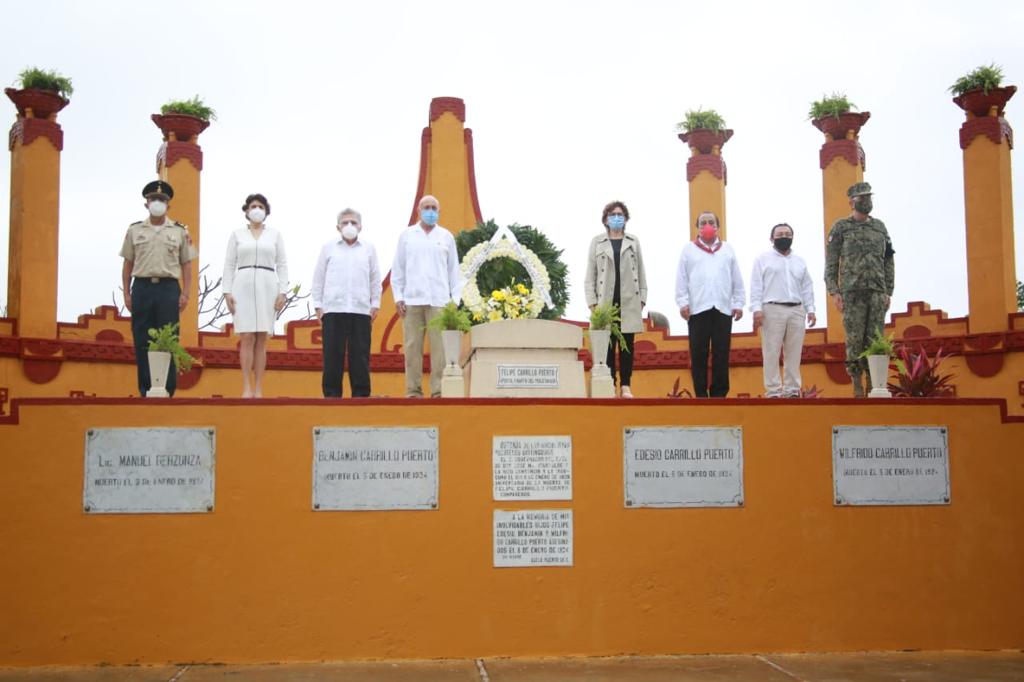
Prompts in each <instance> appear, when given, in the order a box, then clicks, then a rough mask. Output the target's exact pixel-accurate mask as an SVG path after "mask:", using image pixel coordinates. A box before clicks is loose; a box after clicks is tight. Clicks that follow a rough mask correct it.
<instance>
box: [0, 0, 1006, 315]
mask: <svg viewBox="0 0 1024 682" xmlns="http://www.w3.org/2000/svg"><path fill="white" fill-rule="evenodd" d="M4 24H5V26H6V27H7V31H5V36H4V41H3V44H2V45H0V80H3V81H5V82H6V84H10V85H13V84H14V81H15V79H16V76H17V74H18V72H20V71H21V70H22V69H23V68H24V67H26V66H30V65H37V66H40V67H43V68H56V69H58V70H59V71H61V72H62V73H64V74H66V75H68V76H70V77H71V78H72V79H73V82H74V87H75V93H74V96H73V98H72V103H71V104H70V106H69V107H68V108H67V109H66V110H65V111H64V112H62V113H61V115H60V122H61V124H62V125H63V127H64V133H65V148H64V153H63V156H62V172H61V199H62V203H61V249H60V294H59V317H60V319H61V320H62V321H72V320H74V319H75V318H76V317H77V316H78V315H80V314H82V313H85V312H89V311H90V310H91V309H92V308H94V307H96V306H98V305H101V304H104V303H108V302H109V301H110V296H111V291H112V290H114V289H115V288H116V287H117V286H118V284H119V273H120V267H121V262H120V259H119V258H118V256H117V253H118V250H119V248H120V245H121V240H122V238H123V236H124V232H125V228H126V227H127V225H128V224H129V223H131V222H133V221H135V220H141V219H142V218H143V217H144V216H145V211H144V209H143V207H142V199H141V197H140V196H139V191H140V189H141V187H142V185H143V184H144V183H145V182H146V181H148V180H150V179H152V178H153V177H154V156H155V154H156V151H157V148H158V147H159V145H160V134H159V131H158V130H157V128H156V127H155V126H154V125H153V123H152V122H151V121H150V120H149V116H150V114H152V113H155V112H157V111H158V110H159V107H160V105H161V104H162V103H164V102H165V101H167V100H168V99H178V98H184V97H190V96H192V95H194V94H197V93H198V94H200V95H201V96H202V97H203V98H204V99H205V100H206V101H207V103H208V104H210V105H211V106H213V107H214V108H215V109H216V110H217V113H218V115H219V119H218V121H217V122H215V123H214V124H213V125H212V126H211V127H210V128H209V129H208V130H207V131H206V132H205V133H203V135H202V136H201V138H200V142H201V144H202V147H203V151H204V154H205V169H204V171H203V176H202V178H203V180H202V182H203V185H202V199H203V203H202V217H201V221H202V241H203V252H202V253H201V255H200V260H201V263H202V264H209V265H211V266H212V269H214V270H216V271H219V270H220V269H221V267H222V264H223V251H224V246H225V244H226V241H227V235H228V234H229V232H230V230H232V229H234V228H235V227H238V226H240V225H241V222H240V220H241V217H242V216H241V211H240V210H239V207H240V205H241V202H242V200H243V199H244V197H245V196H246V195H247V194H249V193H250V192H255V191H259V192H263V193H264V194H266V195H267V196H268V198H269V199H270V202H271V204H272V210H273V215H272V216H271V218H270V224H272V225H274V226H276V227H278V228H279V229H281V230H282V231H283V232H284V233H285V237H286V240H287V246H288V251H289V265H290V271H291V274H292V280H293V281H295V282H301V283H302V284H304V285H305V286H306V287H307V288H308V285H309V283H310V281H311V279H312V270H313V265H314V263H315V259H316V255H317V252H318V250H319V246H320V244H322V243H323V242H324V241H325V240H327V239H328V238H330V237H331V236H332V234H334V232H333V230H334V216H335V214H336V213H337V211H338V210H339V209H340V208H342V207H344V206H353V207H355V208H357V209H359V210H361V211H362V213H363V216H364V235H365V236H366V238H368V239H371V240H373V241H374V243H375V244H376V245H377V247H378V250H379V253H380V256H381V261H382V266H383V267H384V269H385V270H386V269H388V267H389V264H390V262H391V257H392V254H393V251H394V247H395V243H396V240H397V235H398V233H399V231H400V230H401V229H402V228H403V226H405V225H406V222H407V220H408V217H409V212H410V209H411V206H412V201H413V198H414V196H413V195H414V193H415V190H416V179H417V172H418V164H419V140H420V131H421V130H422V128H423V126H424V125H426V124H427V112H428V106H429V102H430V100H431V98H432V97H436V96H455V97H461V98H463V99H464V100H465V101H466V109H467V122H466V125H467V126H468V127H471V128H472V129H473V131H474V143H475V151H476V171H477V182H478V189H479V196H480V204H481V208H482V210H483V213H484V217H485V218H494V219H495V220H497V221H498V222H499V223H500V224H510V223H514V222H518V223H521V224H532V225H534V226H536V227H538V228H540V229H541V230H543V231H544V232H545V233H546V234H548V236H549V237H551V239H552V240H553V241H555V243H556V244H558V245H559V246H560V247H562V248H563V249H564V250H565V256H564V257H565V259H566V262H567V263H568V264H569V269H570V281H571V285H572V288H571V294H572V298H571V301H570V305H569V310H568V316H569V317H571V318H574V319H582V318H583V317H584V316H585V304H584V301H583V297H582V295H581V294H580V292H579V290H580V285H581V282H582V279H583V270H584V265H585V261H586V247H587V244H588V243H589V240H590V238H591V237H592V236H593V235H594V234H596V233H597V232H598V231H600V230H601V229H602V227H601V225H600V211H601V207H602V206H603V205H604V204H605V203H606V202H607V201H609V200H611V199H621V200H623V201H625V202H626V203H627V204H628V205H629V208H630V212H631V214H632V220H631V221H630V223H629V229H630V230H632V231H633V232H635V233H636V234H637V235H639V237H640V239H641V242H642V244H643V246H644V249H645V256H646V259H647V268H648V278H649V289H650V292H651V293H650V296H649V298H650V300H649V307H650V308H651V309H654V310H659V311H662V312H664V313H667V314H669V317H670V319H671V320H672V326H673V331H675V332H677V333H685V324H684V323H683V322H682V320H680V319H679V317H678V312H674V311H675V304H674V301H673V280H674V273H675V266H676V260H677V258H678V254H679V250H680V249H681V247H682V245H683V243H684V241H685V239H686V238H687V234H688V233H687V225H686V222H687V201H688V194H687V186H686V158H687V156H688V153H689V152H688V150H687V149H686V147H685V146H684V145H683V144H682V143H681V142H680V141H679V140H678V139H677V138H676V133H675V130H674V124H675V123H676V122H677V121H679V120H680V119H681V118H682V116H683V114H684V112H685V111H686V110H688V109H693V108H697V107H699V106H703V107H704V108H714V109H717V110H718V111H719V112H720V113H721V114H722V115H723V116H724V117H725V119H726V121H727V123H728V125H729V127H731V128H733V129H735V131H736V133H735V136H734V137H733V139H732V140H731V141H730V142H729V144H728V145H727V146H726V147H725V149H724V153H725V158H726V162H727V164H728V167H729V185H728V189H727V201H728V226H729V237H730V241H731V242H732V243H733V245H734V247H735V248H736V250H737V253H738V255H739V258H740V261H741V268H742V270H743V272H744V275H745V277H749V272H750V268H751V265H752V263H753V260H754V258H755V256H756V255H757V254H758V253H759V252H760V251H762V250H763V249H765V248H767V246H768V243H767V241H766V235H767V232H768V229H769V227H770V226H771V225H773V224H775V223H776V222H780V221H788V222H789V223H790V224H792V225H793V226H794V227H795V229H796V241H795V244H794V248H796V249H798V250H799V252H800V253H802V254H803V255H804V256H805V257H806V258H807V260H808V262H809V264H810V266H811V268H812V271H813V272H815V273H816V279H817V284H816V290H815V294H816V296H817V298H818V301H819V303H820V302H821V299H822V297H823V295H824V285H823V283H822V281H821V276H820V274H821V271H822V265H823V261H824V257H823V250H824V246H823V243H824V228H823V225H822V198H821V173H820V170H819V168H818V149H819V147H820V146H821V143H822V141H823V138H822V135H821V134H820V133H819V132H818V131H817V130H815V129H814V128H812V127H811V125H810V124H809V123H808V122H807V121H806V112H807V109H808V107H809V103H810V102H811V100H813V99H816V98H818V97H820V96H821V95H822V93H825V92H832V91H836V90H839V91H844V92H846V93H847V95H848V96H849V97H850V99H851V100H852V101H853V102H855V103H856V104H857V105H859V107H860V109H861V110H863V111H870V112H871V120H870V121H869V122H868V124H867V126H866V127H865V128H864V130H863V131H862V134H861V141H862V144H863V146H864V148H865V150H866V152H867V173H866V179H867V180H868V181H869V182H871V183H872V185H873V187H874V189H875V192H876V194H875V215H876V216H877V217H879V218H881V219H882V220H884V221H885V222H886V224H887V225H888V227H889V231H890V233H891V234H892V238H893V242H894V245H895V249H896V261H897V271H896V272H897V275H896V292H895V295H894V297H893V298H894V301H893V303H894V308H895V309H897V310H904V309H905V307H906V302H907V301H912V300H922V299H923V300H926V301H928V302H929V303H931V304H932V306H933V307H938V308H942V309H944V310H946V311H947V312H949V313H950V314H951V315H962V314H965V313H966V312H967V291H966V283H965V282H966V262H965V254H964V245H965V238H964V214H963V171H962V156H961V150H960V148H959V145H958V129H959V126H960V124H961V122H962V121H963V113H962V112H961V111H960V109H959V108H958V107H956V106H955V105H954V104H953V103H952V102H951V101H950V95H949V93H948V92H947V90H946V88H947V87H948V86H949V85H950V84H951V83H952V82H953V81H954V80H955V79H956V78H957V77H958V76H960V75H962V74H963V73H965V72H967V71H969V70H970V69H972V68H974V67H975V66H978V65H979V64H982V63H988V62H991V61H995V62H996V63H998V64H1000V65H1002V66H1003V68H1004V70H1005V72H1006V76H1007V79H1006V83H1007V84H1017V85H1024V48H1022V47H1021V46H1022V44H1024V43H1022V40H1021V36H1020V29H1021V27H1022V26H1024V3H1019V2H1013V1H1011V0H1004V1H1001V2H1000V1H994V2H990V3H989V4H987V5H986V6H985V11H983V12H980V11H977V10H976V8H974V7H973V6H972V5H970V4H969V3H963V2H924V1H918V2H896V1H893V0H888V1H884V2H874V1H871V0H865V1H862V2H859V3H856V4H853V5H850V4H846V5H829V4H827V3H825V4H823V3H821V2H775V3H765V2H714V3H699V4H698V3H686V2H642V1H635V2H630V3H623V2H590V3H570V2H556V1H553V0H547V1H546V2H516V3H480V2H429V3H428V2H363V3H350V2H338V3H331V4H326V3H318V2H306V1H303V0H292V1H291V2H259V1H250V2H247V3H244V4H239V3H233V2H232V3H229V2H219V1H212V0H206V1H202V2H197V1H191V0H184V1H178V2H175V3H172V5H167V4H163V5H161V4H158V3H157V4H154V3H139V2H115V1H108V2H101V1H94V2H88V3H84V2H72V1H66V2H58V1H54V0H36V1H35V2H33V3H31V4H29V3H7V4H5V6H4ZM5 101H7V100H6V98H5ZM7 112H8V118H9V121H10V122H13V121H14V116H15V112H14V106H13V105H12V104H10V103H8V105H7ZM1007 118H1008V120H1009V122H1010V124H1011V125H1012V126H1013V127H1014V128H1016V129H1018V130H1019V131H1024V95H1020V96H1018V97H1017V98H1016V99H1015V100H1012V101H1011V102H1010V104H1009V106H1008V111H1007ZM1017 166H1018V171H1017V172H1016V173H1015V180H1016V182H1015V187H1014V203H1015V204H1016V206H1017V207H1018V208H1019V207H1020V206H1022V205H1024V178H1022V177H1021V173H1020V172H1019V167H1020V162H1019V161H1018V163H1017ZM9 175H10V164H9V163H2V164H0V192H3V193H4V196H3V197H2V198H0V224H3V225H6V224H7V223H8V206H9V191H10V190H9V188H10V180H9ZM441 222H442V224H443V223H444V207H442V213H441ZM1019 222H1020V221H1018V226H1017V229H1016V233H1017V235H1016V252H1017V253H1016V257H1017V262H1018V263H1024V258H1022V255H1024V237H1022V234H1021V233H1022V229H1021V227H1020V224H1019ZM3 233H4V235H5V236H3V237H0V287H2V288H0V292H2V293H3V294H4V295H3V296H0V300H6V295H5V294H6V282H7V257H6V255H7V237H6V230H3ZM1020 276H1021V274H1020V266H1018V277H1020ZM747 284H748V288H749V282H747ZM749 324H750V321H749V314H748V315H747V317H745V318H744V320H743V321H742V322H741V323H740V324H739V325H738V326H737V328H738V329H748V328H749Z"/></svg>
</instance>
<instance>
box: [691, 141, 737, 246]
mask: <svg viewBox="0 0 1024 682" xmlns="http://www.w3.org/2000/svg"><path fill="white" fill-rule="evenodd" d="M732 132H733V131H732V130H722V131H718V132H716V131H714V130H708V129H707V128H697V129H695V130H691V131H690V132H688V133H681V134H680V135H679V139H680V140H682V141H683V142H684V143H686V145H687V146H689V147H690V158H689V160H687V162H686V182H687V183H688V184H689V187H690V239H696V238H697V227H696V225H697V216H699V215H700V214H701V213H704V212H705V211H711V212H712V213H714V214H715V215H717V216H718V224H719V227H718V235H719V237H720V238H721V239H723V240H724V239H725V238H726V220H725V185H726V184H727V183H728V176H727V174H726V169H725V160H724V159H723V158H722V147H723V146H724V145H725V143H726V142H728V141H729V139H730V138H731V137H732Z"/></svg>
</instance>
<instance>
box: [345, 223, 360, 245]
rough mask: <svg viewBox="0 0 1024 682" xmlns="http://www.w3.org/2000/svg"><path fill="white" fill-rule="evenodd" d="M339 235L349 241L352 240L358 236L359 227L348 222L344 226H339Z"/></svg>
mask: <svg viewBox="0 0 1024 682" xmlns="http://www.w3.org/2000/svg"><path fill="white" fill-rule="evenodd" d="M341 236H342V237H344V238H345V239H347V240H349V241H354V240H355V238H356V237H358V236H359V228H358V227H356V226H355V225H353V224H352V223H348V224H347V225H345V227H343V228H341Z"/></svg>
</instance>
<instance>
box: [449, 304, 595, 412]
mask: <svg viewBox="0 0 1024 682" xmlns="http://www.w3.org/2000/svg"><path fill="white" fill-rule="evenodd" d="M582 347H583V330H582V329H580V328H579V327H577V326H576V325H572V324H566V323H564V322H555V321H553V320H501V321H500V322H488V323H487V324H481V325H477V326H475V327H473V329H472V331H471V332H470V354H469V397H470V398H585V397H587V387H586V383H585V382H584V379H583V363H582V362H581V361H580V359H579V351H580V348H582Z"/></svg>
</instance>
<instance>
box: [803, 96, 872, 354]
mask: <svg viewBox="0 0 1024 682" xmlns="http://www.w3.org/2000/svg"><path fill="white" fill-rule="evenodd" d="M870 117H871V112H867V111H865V112H863V113H859V114H857V113H847V114H842V115H841V116H839V117H835V116H827V117H825V118H820V119H817V120H815V121H813V124H814V127H815V128H817V129H818V130H820V131H822V132H823V133H825V144H823V145H821V150H820V151H819V152H818V162H819V165H820V166H821V192H822V197H823V204H824V208H825V240H826V242H827V241H828V233H829V230H831V229H832V223H834V222H835V221H837V220H839V219H840V218H844V217H846V216H848V215H850V200H849V198H848V197H847V196H846V190H847V189H849V188H850V185H853V184H855V183H858V182H863V180H864V167H865V159H864V148H863V147H861V145H860V139H859V135H860V129H861V127H862V126H863V125H864V123H866V122H867V120H868V119H869V118H870ZM827 298H828V300H827V301H826V302H825V305H826V306H827V309H828V315H827V320H828V331H827V339H828V341H829V342H830V343H842V342H844V341H846V333H845V332H844V331H843V316H842V313H840V312H839V311H838V310H837V309H836V305H835V303H833V302H832V297H831V296H829V297H827Z"/></svg>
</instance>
